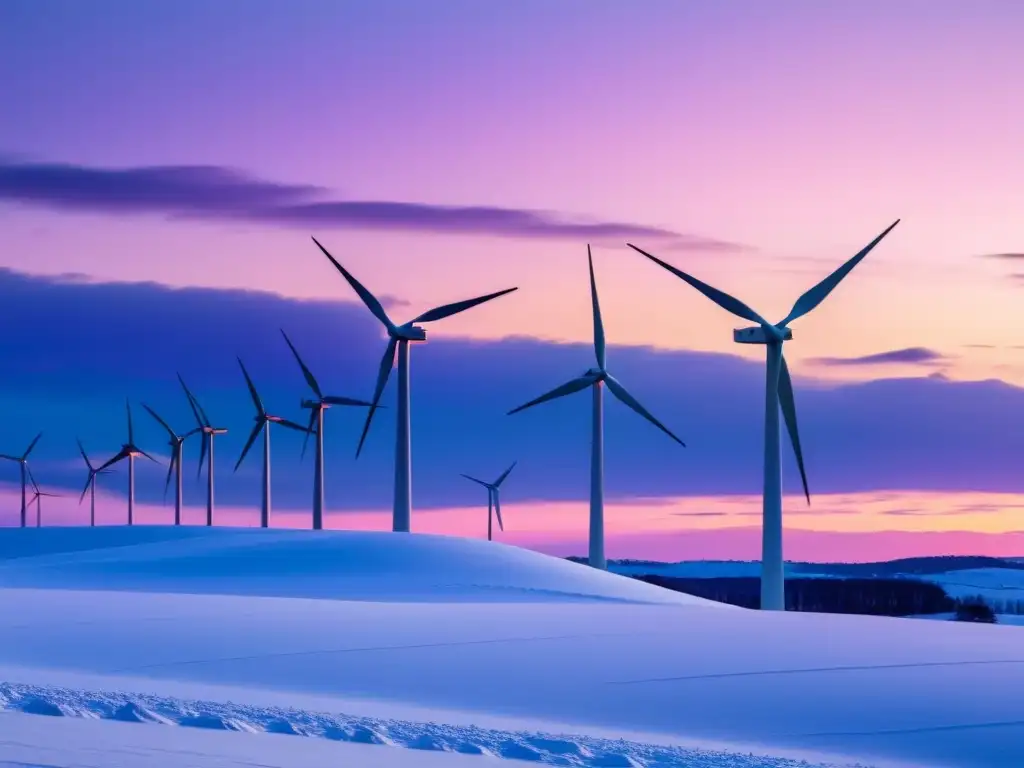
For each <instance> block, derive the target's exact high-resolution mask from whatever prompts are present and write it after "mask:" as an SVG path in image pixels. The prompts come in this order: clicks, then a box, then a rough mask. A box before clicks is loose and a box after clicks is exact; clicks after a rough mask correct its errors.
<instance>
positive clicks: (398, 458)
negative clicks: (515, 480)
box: [313, 237, 518, 532]
mask: <svg viewBox="0 0 1024 768" xmlns="http://www.w3.org/2000/svg"><path fill="white" fill-rule="evenodd" d="M313 242H314V243H316V244H317V247H318V248H320V250H321V251H323V254H324V256H326V257H327V258H328V259H330V261H331V263H332V264H333V265H334V267H335V269H337V270H338V271H339V272H340V273H341V274H342V276H343V277H344V278H345V279H346V280H347V281H348V284H349V285H351V286H352V289H353V290H354V291H355V292H356V293H357V294H358V295H359V298H360V299H362V300H363V303H364V304H365V305H366V308H367V309H369V310H370V312H372V313H373V316H374V317H376V318H377V319H378V320H380V322H381V323H382V324H383V326H384V329H385V330H386V331H387V333H388V345H387V348H386V349H385V350H384V357H383V358H381V361H380V370H379V372H378V374H377V388H376V390H374V393H373V405H372V406H371V407H370V412H369V413H368V414H367V416H366V423H365V424H364V425H363V434H362V435H361V436H360V438H359V447H358V448H357V449H356V456H357V457H358V456H359V454H360V452H361V451H362V450H363V443H364V441H365V440H366V435H367V433H368V432H369V431H370V422H371V421H372V420H373V414H374V412H375V411H376V410H377V408H378V403H379V402H380V398H381V395H382V394H383V392H384V386H385V385H386V384H387V383H388V377H389V376H390V375H391V368H392V367H393V366H394V364H395V353H396V351H397V353H398V416H397V421H398V423H397V427H396V435H395V497H394V512H393V516H392V526H391V527H392V530H394V531H403V532H408V530H409V524H410V521H411V518H412V440H411V437H410V430H409V342H410V341H426V340H427V332H426V330H425V329H424V328H421V327H420V326H418V325H416V323H431V322H433V321H435V320H443V319H444V318H446V317H451V316H452V315H456V314H458V313H459V312H464V311H465V310H467V309H471V308H472V307H475V306H477V305H478V304H483V303H484V302H485V301H490V300H491V299H496V298H498V297H499V296H504V295H505V294H506V293H512V291H515V290H518V288H506V289H505V290H503V291H498V292H496V293H489V294H487V295H486V296H478V297H477V298H475V299H466V300H465V301H457V302H455V303H453V304H445V305H443V306H440V307H435V308H434V309H431V310H428V311H426V312H424V313H423V314H422V315H419V316H418V317H415V318H413V319H412V320H410V321H409V322H407V323H404V324H403V325H395V323H393V322H392V321H391V318H390V317H388V314H387V312H385V311H384V307H383V306H381V303H380V302H379V301H378V300H377V298H376V297H375V296H374V295H373V294H372V293H370V292H369V291H368V290H366V288H364V287H363V285H362V283H360V282H359V281H358V280H356V279H355V278H354V277H352V275H350V274H349V273H348V271H347V270H346V269H345V268H344V267H343V266H341V264H339V263H338V261H337V260H336V259H335V258H334V257H333V256H331V254H330V253H328V251H327V249H326V248H324V247H323V246H322V245H320V243H319V241H318V240H317V239H316V238H315V237H314V238H313Z"/></svg>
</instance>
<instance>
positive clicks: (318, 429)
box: [281, 330, 372, 531]
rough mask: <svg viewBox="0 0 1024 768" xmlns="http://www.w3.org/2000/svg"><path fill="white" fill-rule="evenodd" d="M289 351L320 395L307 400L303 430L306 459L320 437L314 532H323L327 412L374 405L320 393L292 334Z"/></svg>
mask: <svg viewBox="0 0 1024 768" xmlns="http://www.w3.org/2000/svg"><path fill="white" fill-rule="evenodd" d="M281 335H282V336H284V340H285V342H286V343H287V344H288V348H289V349H290V350H291V351H292V354H293V355H295V361H296V362H297V363H298V364H299V368H301V369H302V375H303V376H304V377H305V379H306V383H307V384H308V385H309V388H310V389H311V390H313V394H314V395H316V399H315V400H303V401H302V407H303V408H309V426H308V427H300V429H302V431H303V432H305V433H306V439H305V440H304V441H303V443H302V455H303V456H305V455H306V446H307V444H308V443H309V436H310V434H315V435H316V461H315V462H314V467H313V530H314V531H319V530H320V529H322V528H323V527H324V411H326V410H327V409H328V408H329V407H331V406H332V405H360V406H364V407H370V406H371V405H372V404H371V403H368V402H366V401H365V400H356V399H355V398H351V397H338V396H336V395H324V393H323V391H322V390H321V389H320V385H319V384H318V383H317V380H316V378H314V376H313V374H312V372H311V371H310V370H309V367H308V366H307V365H306V364H305V363H304V362H302V358H301V357H299V353H298V350H296V349H295V345H294V344H292V340H291V339H289V338H288V334H287V333H285V332H284V330H282V331H281Z"/></svg>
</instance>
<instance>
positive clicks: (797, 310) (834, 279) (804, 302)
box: [779, 219, 900, 328]
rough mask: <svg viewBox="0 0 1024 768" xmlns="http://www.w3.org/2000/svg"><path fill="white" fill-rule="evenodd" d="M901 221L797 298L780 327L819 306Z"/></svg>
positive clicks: (893, 224) (890, 226)
mask: <svg viewBox="0 0 1024 768" xmlns="http://www.w3.org/2000/svg"><path fill="white" fill-rule="evenodd" d="M899 223H900V220H899V219H896V221H894V222H893V223H892V224H890V225H889V226H888V227H886V229H885V231H884V232H882V234H880V235H879V236H878V237H876V238H875V239H874V240H872V241H871V242H870V243H868V244H867V245H866V246H864V248H862V249H861V251H860V252H859V253H858V254H857V255H856V256H854V257H853V258H851V259H849V260H848V261H847V262H846V263H845V264H843V265H842V266H840V267H839V269H837V270H836V271H835V272H833V273H832V274H831V275H829V276H828V277H826V278H825V279H824V280H822V281H821V282H820V283H818V284H817V285H816V286H814V287H813V288H811V289H810V290H809V291H807V293H805V294H804V295H803V296H801V297H800V298H799V299H797V300H796V303H795V304H794V305H793V308H792V309H791V310H790V311H789V314H788V315H786V319H785V320H783V321H782V322H781V323H779V327H780V328H785V327H786V326H787V325H788V324H789V323H791V322H793V321H794V320H796V319H797V318H798V317H803V316H804V315H806V314H807V313H808V312H810V311H811V310H813V309H814V308H815V307H817V306H818V305H819V304H821V302H823V301H824V300H825V297H826V296H828V295H829V294H830V293H832V290H833V289H834V288H835V287H836V286H837V285H839V283H840V282H842V280H843V278H844V277H846V276H847V275H848V274H850V271H851V270H852V269H853V268H854V267H856V266H857V265H858V264H860V262H861V261H862V260H863V259H864V257H865V256H867V255H868V254H869V253H870V252H871V250H872V249H873V248H874V247H875V246H876V245H878V244H879V243H880V242H881V241H882V238H883V237H885V236H886V235H888V234H889V233H890V232H891V231H892V230H893V227H895V226H896V225H897V224H899Z"/></svg>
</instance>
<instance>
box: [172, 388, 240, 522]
mask: <svg viewBox="0 0 1024 768" xmlns="http://www.w3.org/2000/svg"><path fill="white" fill-rule="evenodd" d="M178 381H179V382H180V383H181V388H182V389H184V390H185V396H186V397H187V398H188V405H189V407H190V408H191V409H192V415H193V416H195V417H196V424H197V425H198V427H197V429H196V431H197V432H199V433H200V434H201V435H202V438H201V439H202V442H201V443H200V444H199V471H198V472H197V473H196V477H202V476H203V459H204V458H205V459H206V460H207V461H206V525H207V526H212V525H213V478H214V475H213V439H214V438H215V437H216V436H217V435H223V434H226V433H227V431H228V430H227V427H215V426H213V424H212V423H210V419H209V418H208V417H207V415H206V411H204V410H203V406H201V405H200V404H199V401H198V400H196V396H195V395H193V394H192V391H191V390H190V389H189V388H188V387H187V386H185V380H184V379H183V378H181V374H180V373H179V374H178ZM207 450H209V453H207Z"/></svg>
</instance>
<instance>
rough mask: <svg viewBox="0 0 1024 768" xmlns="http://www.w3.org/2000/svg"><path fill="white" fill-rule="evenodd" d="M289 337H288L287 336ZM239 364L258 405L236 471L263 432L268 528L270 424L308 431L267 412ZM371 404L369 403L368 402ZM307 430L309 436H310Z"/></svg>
mask: <svg viewBox="0 0 1024 768" xmlns="http://www.w3.org/2000/svg"><path fill="white" fill-rule="evenodd" d="M285 338H286V339H287V337H285ZM238 365H239V366H240V367H241V369H242V375H243V376H245V383H246V385H247V386H248V387H249V394H250V395H252V404H253V405H254V406H256V416H255V417H254V421H255V422H256V425H255V426H254V427H253V428H252V432H251V433H250V434H249V439H248V440H247V441H246V443H245V447H244V448H243V449H242V455H241V456H239V457H238V462H237V463H236V464H235V471H236V472H237V471H238V468H239V467H240V466H242V460H243V459H244V458H245V455H246V454H247V453H248V452H249V449H250V448H252V444H253V443H254V442H256V438H257V437H258V436H259V434H260V432H261V431H262V432H263V503H262V505H261V506H260V527H261V528H267V527H269V525H270V425H271V424H280V425H281V426H282V427H288V429H296V430H298V431H299V432H306V428H305V427H303V426H302V425H301V424H296V423H295V422H294V421H289V420H288V419H284V418H281V417H280V416H271V415H270V414H269V413H267V411H266V409H265V408H264V407H263V401H262V400H261V399H260V395H259V393H258V392H257V391H256V385H255V384H253V383H252V378H250V376H249V372H248V371H247V370H245V364H244V363H242V358H238ZM367 405H369V403H367ZM308 434H309V433H308V432H307V437H308ZM317 454H318V456H320V458H323V451H322V450H319V451H317ZM322 470H323V468H322V467H321V474H320V477H321V480H322V479H323V473H322ZM322 491H323V486H322V485H321V496H320V499H321V502H322V500H323V495H322ZM316 522H317V513H316V509H315V507H314V510H313V527H314V528H315V527H316Z"/></svg>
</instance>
